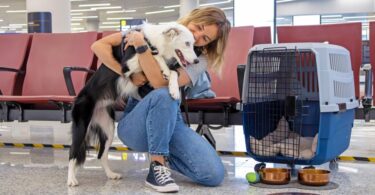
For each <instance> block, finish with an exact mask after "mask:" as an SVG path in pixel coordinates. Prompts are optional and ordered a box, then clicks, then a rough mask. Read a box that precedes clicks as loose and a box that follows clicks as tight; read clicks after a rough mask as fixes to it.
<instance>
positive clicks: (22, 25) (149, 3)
mask: <svg viewBox="0 0 375 195" xmlns="http://www.w3.org/2000/svg"><path fill="white" fill-rule="evenodd" d="M70 2H71V18H72V21H71V24H72V26H71V29H72V32H81V31H86V30H87V29H88V28H90V27H92V24H93V23H97V24H96V25H97V26H98V27H99V29H98V31H107V30H118V29H119V20H118V19H116V18H142V19H143V18H146V19H147V21H148V22H151V23H160V22H170V21H175V20H176V19H178V18H179V7H171V8H170V7H166V6H173V5H178V4H179V2H180V0H70ZM199 3H200V5H205V4H213V5H212V6H216V7H220V8H222V9H223V10H224V11H225V13H226V15H227V17H228V19H229V20H230V21H233V0H199ZM85 4H107V5H103V6H104V7H107V8H106V9H98V10H94V11H87V10H88V9H90V8H95V7H96V6H94V7H92V6H90V7H82V5H85ZM8 6H9V7H8ZM108 7H109V8H108ZM9 10H26V0H1V1H0V32H26V29H27V25H26V23H27V14H26V12H25V11H24V12H21V13H9ZM82 10H83V11H82ZM84 10H86V11H84ZM124 10H125V11H124ZM161 10H166V11H168V12H164V13H154V14H152V13H151V14H150V13H148V12H154V11H161ZM7 11H8V12H7ZM113 11H116V12H117V13H113ZM121 11H122V12H121ZM146 13H148V14H146ZM87 16H89V17H92V18H85V17H87ZM113 18H115V19H113Z"/></svg>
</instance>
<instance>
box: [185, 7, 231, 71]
mask: <svg viewBox="0 0 375 195" xmlns="http://www.w3.org/2000/svg"><path fill="white" fill-rule="evenodd" d="M178 22H179V23H180V24H182V25H184V26H187V25H188V24H189V23H190V22H192V23H194V24H203V25H212V24H216V25H217V26H218V37H217V39H216V40H214V41H212V42H211V43H209V44H208V45H206V46H203V47H202V49H203V53H204V54H206V55H207V59H208V67H209V68H211V69H212V70H214V71H215V72H216V73H218V74H219V75H220V74H221V69H222V66H223V64H224V51H225V48H226V46H227V40H228V36H229V31H230V23H229V21H228V19H227V18H226V16H225V13H224V12H223V11H222V10H221V9H220V8H216V7H202V8H197V9H194V10H192V11H191V12H190V13H189V14H188V15H186V16H184V17H182V18H180V19H179V20H178Z"/></svg>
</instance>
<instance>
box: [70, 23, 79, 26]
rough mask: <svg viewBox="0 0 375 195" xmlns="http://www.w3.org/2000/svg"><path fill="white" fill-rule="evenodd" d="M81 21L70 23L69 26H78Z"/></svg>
mask: <svg viewBox="0 0 375 195" xmlns="http://www.w3.org/2000/svg"><path fill="white" fill-rule="evenodd" d="M80 25H81V23H70V26H80Z"/></svg>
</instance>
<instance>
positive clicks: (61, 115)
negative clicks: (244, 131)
mask: <svg viewBox="0 0 375 195" xmlns="http://www.w3.org/2000/svg"><path fill="white" fill-rule="evenodd" d="M370 27H371V28H372V29H373V28H374V27H375V25H374V23H372V24H371V25H370ZM277 31H278V41H279V42H280V43H284V42H324V41H328V42H329V43H332V44H337V45H341V46H343V47H345V48H347V49H348V50H349V51H350V53H351V60H352V65H353V70H354V73H355V82H356V85H355V86H356V94H357V97H358V96H359V68H360V65H361V63H362V62H361V60H362V59H361V53H362V51H361V49H362V47H361V24H360V23H349V24H334V25H315V26H291V27H278V28H277ZM371 32H375V29H374V30H372V31H371ZM112 33H114V32H103V33H97V32H87V33H57V34H43V33H42V34H12V35H0V78H1V81H0V90H1V93H2V94H3V95H1V96H0V103H1V107H2V112H1V113H2V115H1V117H0V120H5V121H11V120H20V121H25V120H61V121H62V122H69V121H70V120H71V117H70V110H71V103H72V102H73V101H74V97H75V92H78V91H80V90H81V89H82V87H83V86H84V84H85V82H86V81H87V79H88V78H89V77H88V76H89V73H90V72H93V71H95V70H96V69H97V67H98V66H99V65H100V64H101V62H98V60H97V58H96V57H95V55H94V54H93V53H92V51H91V50H90V46H91V44H92V43H93V42H95V41H96V40H98V39H100V38H101V37H104V36H107V35H109V34H112ZM372 36H373V35H372ZM374 40H375V39H374ZM262 43H271V29H270V27H256V28H254V27H252V26H246V27H234V28H232V30H231V32H230V35H229V42H228V48H227V50H226V52H225V68H224V70H223V75H222V78H219V77H217V76H216V75H215V74H211V79H212V86H213V90H214V91H215V92H216V94H217V97H216V98H213V99H196V100H188V105H189V116H190V117H189V118H190V122H191V123H193V124H198V125H199V126H198V129H197V131H198V132H199V133H201V134H203V135H205V136H206V137H207V138H208V139H212V141H210V142H211V144H213V145H214V139H213V138H210V137H212V136H211V135H210V132H209V129H210V128H215V127H213V126H212V125H220V127H221V126H228V125H234V124H235V125H241V124H242V115H241V112H240V111H239V110H238V109H236V105H237V104H238V103H240V101H241V98H240V90H239V88H241V87H239V85H238V83H240V84H241V83H242V82H241V81H240V82H239V80H238V79H241V78H240V77H237V73H238V71H240V70H241V69H239V70H238V69H237V66H238V65H245V64H246V62H247V56H248V52H249V49H250V48H251V47H253V46H254V45H256V44H262ZM371 45H374V44H371ZM370 49H371V52H372V53H374V52H375V51H374V48H370ZM372 60H374V59H372ZM67 67H75V68H70V69H69V68H67ZM240 67H243V66H240ZM63 71H65V72H63ZM64 75H65V77H64ZM66 77H71V79H72V82H71V83H69V82H68V83H66V82H65V81H66ZM67 85H68V86H67ZM69 86H70V87H74V88H73V89H69ZM121 114H122V113H121V112H117V113H116V118H117V119H118V118H119V117H120V116H121Z"/></svg>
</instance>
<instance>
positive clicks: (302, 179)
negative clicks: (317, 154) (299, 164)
mask: <svg viewBox="0 0 375 195" xmlns="http://www.w3.org/2000/svg"><path fill="white" fill-rule="evenodd" d="M329 174H330V171H327V170H323V169H301V170H299V171H298V182H299V183H300V184H303V185H308V186H324V185H327V184H328V183H329Z"/></svg>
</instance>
